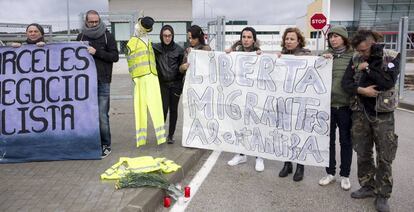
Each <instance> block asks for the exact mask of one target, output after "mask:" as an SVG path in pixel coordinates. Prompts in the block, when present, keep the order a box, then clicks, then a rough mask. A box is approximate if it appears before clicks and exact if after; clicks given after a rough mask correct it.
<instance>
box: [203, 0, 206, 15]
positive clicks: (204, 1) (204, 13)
mask: <svg viewBox="0 0 414 212" xmlns="http://www.w3.org/2000/svg"><path fill="white" fill-rule="evenodd" d="M203 1H204V4H203V5H204V13H203V14H204V16H203V18H204V20H206V0H203Z"/></svg>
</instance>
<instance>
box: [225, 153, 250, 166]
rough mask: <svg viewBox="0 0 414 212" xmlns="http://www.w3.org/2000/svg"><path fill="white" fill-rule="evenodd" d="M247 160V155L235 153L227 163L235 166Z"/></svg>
mask: <svg viewBox="0 0 414 212" xmlns="http://www.w3.org/2000/svg"><path fill="white" fill-rule="evenodd" d="M246 162H247V156H246V155H240V154H237V155H235V156H234V157H233V159H231V160H229V162H227V164H229V166H235V165H238V164H241V163H246Z"/></svg>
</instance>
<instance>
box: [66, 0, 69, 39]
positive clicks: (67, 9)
mask: <svg viewBox="0 0 414 212" xmlns="http://www.w3.org/2000/svg"><path fill="white" fill-rule="evenodd" d="M66 15H67V18H66V19H67V21H68V23H67V24H68V41H70V20H69V0H66Z"/></svg>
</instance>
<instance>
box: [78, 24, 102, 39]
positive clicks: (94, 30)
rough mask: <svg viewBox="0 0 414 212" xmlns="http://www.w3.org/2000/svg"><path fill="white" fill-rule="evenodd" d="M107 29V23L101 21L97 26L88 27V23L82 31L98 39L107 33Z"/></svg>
mask: <svg viewBox="0 0 414 212" xmlns="http://www.w3.org/2000/svg"><path fill="white" fill-rule="evenodd" d="M105 30H106V27H105V24H104V23H103V22H102V21H99V24H98V25H97V26H95V27H87V26H86V24H85V25H83V28H82V33H83V34H84V35H85V36H87V37H89V38H93V39H97V38H99V37H101V36H102V35H103V34H104V33H105Z"/></svg>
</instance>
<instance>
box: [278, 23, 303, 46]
mask: <svg viewBox="0 0 414 212" xmlns="http://www.w3.org/2000/svg"><path fill="white" fill-rule="evenodd" d="M289 32H294V33H296V36H297V37H298V43H299V45H298V46H299V48H303V47H305V44H306V43H305V37H303V35H302V32H301V31H300V29H299V28H297V27H289V28H287V29H286V30H285V32H284V33H283V36H282V45H281V46H282V48H284V47H285V39H286V35H287V34H288V33H289Z"/></svg>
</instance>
